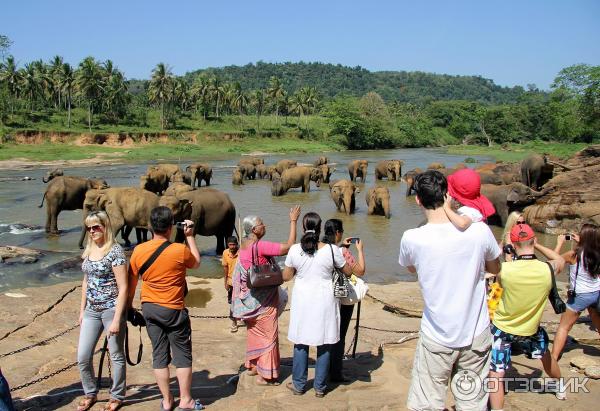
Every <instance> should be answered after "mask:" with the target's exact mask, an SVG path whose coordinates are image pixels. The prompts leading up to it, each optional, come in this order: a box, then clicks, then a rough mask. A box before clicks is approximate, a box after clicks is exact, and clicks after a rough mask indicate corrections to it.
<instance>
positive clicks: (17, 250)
mask: <svg viewBox="0 0 600 411" xmlns="http://www.w3.org/2000/svg"><path fill="white" fill-rule="evenodd" d="M41 255H42V253H41V252H39V251H37V250H32V249H30V248H24V247H17V246H14V245H4V246H0V261H2V262H4V261H5V260H9V259H11V258H20V259H21V260H22V262H26V263H31V262H35V261H37V257H39V256H41ZM26 257H27V258H26ZM33 259H35V261H34V260H33Z"/></svg>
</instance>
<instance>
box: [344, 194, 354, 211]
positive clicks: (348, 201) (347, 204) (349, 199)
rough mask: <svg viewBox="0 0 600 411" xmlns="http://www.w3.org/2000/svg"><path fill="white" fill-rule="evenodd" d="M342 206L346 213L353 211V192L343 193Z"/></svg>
mask: <svg viewBox="0 0 600 411" xmlns="http://www.w3.org/2000/svg"><path fill="white" fill-rule="evenodd" d="M344 208H345V210H346V214H348V215H350V214H352V213H353V212H354V195H353V194H344Z"/></svg>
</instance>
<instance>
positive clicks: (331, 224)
mask: <svg viewBox="0 0 600 411" xmlns="http://www.w3.org/2000/svg"><path fill="white" fill-rule="evenodd" d="M323 231H324V233H323V238H322V239H321V241H322V242H324V243H326V244H335V235H336V234H337V233H342V232H344V226H343V225H342V220H340V219H338V218H330V219H329V220H327V221H325V224H324V225H323Z"/></svg>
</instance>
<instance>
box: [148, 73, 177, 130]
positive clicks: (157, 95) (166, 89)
mask: <svg viewBox="0 0 600 411" xmlns="http://www.w3.org/2000/svg"><path fill="white" fill-rule="evenodd" d="M172 96H173V74H172V73H171V69H170V68H169V67H168V66H167V65H166V64H165V63H158V64H157V65H156V67H155V68H154V70H152V78H151V79H150V85H149V87H148V98H149V100H150V102H151V103H157V104H160V126H161V128H162V129H163V130H164V129H165V105H166V104H167V103H168V102H169V101H170V100H171V99H172Z"/></svg>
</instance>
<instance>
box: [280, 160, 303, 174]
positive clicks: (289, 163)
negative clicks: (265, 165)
mask: <svg viewBox="0 0 600 411" xmlns="http://www.w3.org/2000/svg"><path fill="white" fill-rule="evenodd" d="M297 165H298V162H297V161H296V160H287V159H285V160H279V161H278V162H277V164H275V170H277V172H278V173H279V174H281V175H283V170H286V169H288V168H293V167H296V166H297Z"/></svg>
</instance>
